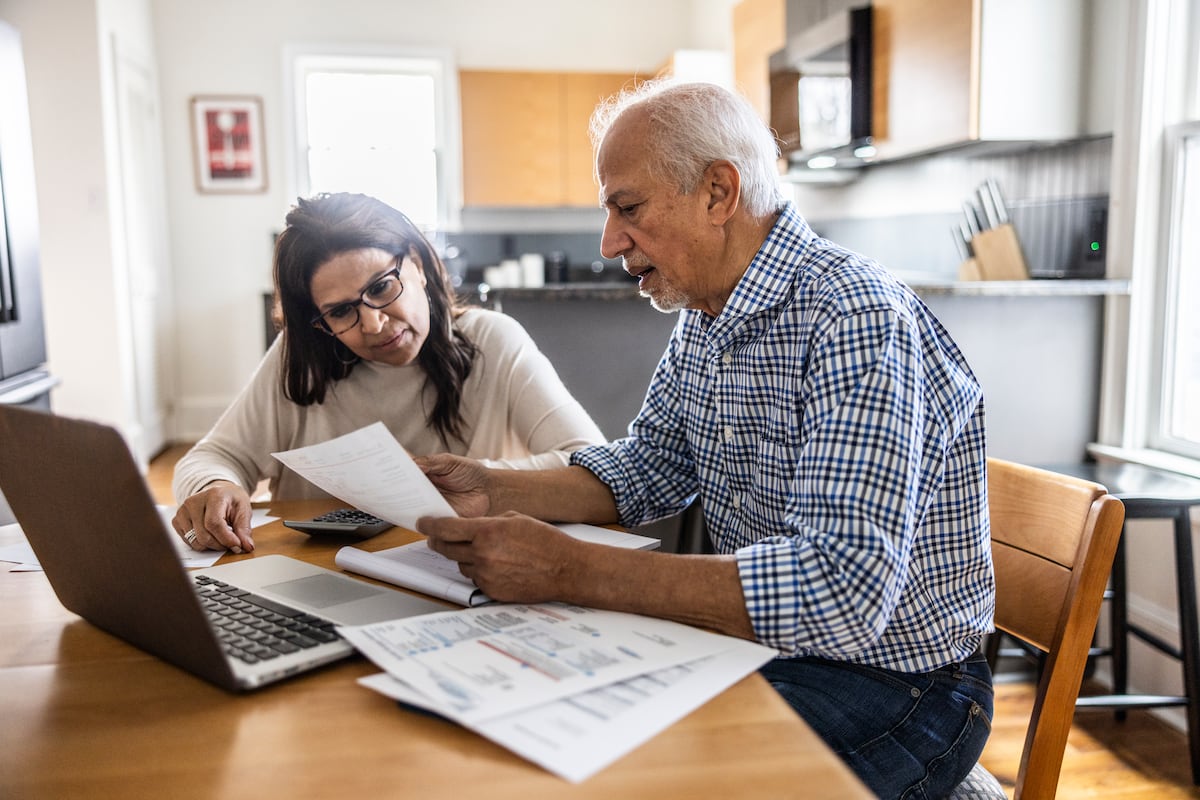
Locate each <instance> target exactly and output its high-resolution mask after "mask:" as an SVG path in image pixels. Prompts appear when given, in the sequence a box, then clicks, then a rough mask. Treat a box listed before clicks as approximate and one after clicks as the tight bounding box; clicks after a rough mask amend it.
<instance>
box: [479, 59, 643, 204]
mask: <svg viewBox="0 0 1200 800" xmlns="http://www.w3.org/2000/svg"><path fill="white" fill-rule="evenodd" d="M633 79H634V76H633V75H631V74H623V73H576V72H570V73H557V72H494V71H476V70H463V71H461V72H459V94H460V97H461V103H462V148H463V202H464V204H465V205H467V206H507V207H554V206H586V207H595V206H596V204H597V187H596V184H595V181H594V179H593V177H592V146H591V141H590V139H589V138H588V121H589V119H590V117H591V114H592V111H593V109H595V107H596V104H597V103H598V102H599V101H600V100H601V99H602V98H604V97H608V96H610V95H612V94H615V93H617V92H619V91H620V90H621V89H622V87H624V86H626V85H627V84H629V83H630V82H631V81H632V80H633Z"/></svg>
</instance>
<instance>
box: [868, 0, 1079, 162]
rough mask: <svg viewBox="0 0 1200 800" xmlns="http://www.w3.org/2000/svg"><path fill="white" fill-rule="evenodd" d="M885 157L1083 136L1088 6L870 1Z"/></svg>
mask: <svg viewBox="0 0 1200 800" xmlns="http://www.w3.org/2000/svg"><path fill="white" fill-rule="evenodd" d="M872 6H873V8H874V67H873V75H872V78H873V81H874V85H875V89H874V92H875V95H874V104H873V131H872V133H873V135H874V138H875V140H876V146H877V148H878V155H879V158H881V159H887V158H893V157H899V156H906V155H912V154H915V153H921V152H928V151H933V150H937V149H941V148H944V147H948V146H953V145H960V144H964V143H971V142H1031V141H1062V140H1068V139H1072V138H1076V137H1079V136H1081V135H1084V134H1085V133H1086V132H1087V131H1086V130H1085V109H1084V108H1083V106H1084V103H1083V102H1082V101H1081V98H1082V97H1084V96H1085V95H1086V87H1085V81H1084V74H1083V72H1084V64H1085V62H1086V60H1087V52H1086V42H1085V36H1086V34H1087V30H1088V24H1089V19H1090V17H1089V10H1088V8H1086V7H1085V3H1084V0H873V2H872Z"/></svg>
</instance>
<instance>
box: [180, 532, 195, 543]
mask: <svg viewBox="0 0 1200 800" xmlns="http://www.w3.org/2000/svg"><path fill="white" fill-rule="evenodd" d="M183 540H184V541H185V542H187V543H188V544H195V543H196V529H195V528H188V532H187V533H185V534H184V535H183Z"/></svg>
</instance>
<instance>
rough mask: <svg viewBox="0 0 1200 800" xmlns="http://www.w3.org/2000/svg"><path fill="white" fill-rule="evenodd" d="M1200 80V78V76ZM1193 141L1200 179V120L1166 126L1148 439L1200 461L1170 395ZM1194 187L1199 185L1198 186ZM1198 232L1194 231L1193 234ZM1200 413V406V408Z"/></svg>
mask: <svg viewBox="0 0 1200 800" xmlns="http://www.w3.org/2000/svg"><path fill="white" fill-rule="evenodd" d="M1196 82H1197V83H1200V80H1197V81H1196ZM1189 144H1191V146H1192V147H1193V148H1196V150H1195V152H1193V154H1192V162H1193V163H1192V164H1191V176H1192V179H1193V180H1200V156H1197V153H1200V120H1189V121H1187V122H1182V123H1178V124H1175V125H1171V126H1170V127H1168V128H1167V129H1166V133H1165V138H1164V162H1165V170H1164V177H1163V194H1164V199H1163V204H1162V206H1161V220H1162V233H1161V239H1160V241H1161V242H1162V243H1163V248H1162V250H1161V252H1160V257H1161V263H1162V265H1163V266H1162V273H1161V280H1159V281H1158V295H1157V297H1156V298H1155V300H1156V302H1155V307H1156V309H1157V312H1156V314H1155V318H1156V320H1157V323H1156V326H1155V327H1156V330H1155V332H1154V333H1155V339H1156V342H1157V346H1156V347H1155V348H1154V354H1155V356H1156V361H1157V363H1156V364H1155V369H1154V371H1155V374H1157V375H1158V377H1159V380H1157V381H1151V382H1150V384H1149V393H1148V398H1147V400H1148V402H1147V414H1148V419H1147V425H1146V431H1147V437H1146V438H1147V445H1148V446H1149V447H1150V448H1152V449H1154V450H1161V451H1164V452H1167V453H1172V454H1175V455H1179V456H1183V457H1186V458H1193V459H1197V460H1198V461H1200V441H1191V440H1189V439H1182V438H1180V437H1178V436H1175V435H1173V434H1172V433H1171V430H1170V429H1171V427H1172V425H1171V413H1172V410H1173V408H1172V406H1171V403H1170V400H1169V398H1170V397H1171V396H1172V394H1173V390H1174V388H1175V370H1174V366H1175V358H1174V356H1175V349H1176V347H1175V339H1174V337H1173V336H1171V335H1169V333H1170V332H1172V331H1174V330H1175V327H1176V324H1177V323H1178V320H1179V316H1178V315H1179V313H1180V310H1181V309H1180V304H1179V302H1178V296H1179V292H1178V287H1179V281H1180V271H1181V270H1182V269H1184V268H1185V265H1184V264H1183V263H1182V253H1181V249H1182V241H1181V240H1182V238H1183V235H1184V231H1183V226H1184V208H1183V205H1184V195H1185V185H1186V184H1185V178H1186V177H1187V175H1186V173H1185V172H1184V169H1185V167H1186V166H1187V155H1186V153H1187V147H1188V146H1189ZM1193 191H1194V190H1193ZM1193 235H1194V234H1193ZM1197 413H1200V410H1197Z"/></svg>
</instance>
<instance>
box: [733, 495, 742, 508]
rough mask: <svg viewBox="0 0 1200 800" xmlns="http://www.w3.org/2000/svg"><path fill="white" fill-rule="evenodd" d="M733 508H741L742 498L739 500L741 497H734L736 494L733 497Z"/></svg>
mask: <svg viewBox="0 0 1200 800" xmlns="http://www.w3.org/2000/svg"><path fill="white" fill-rule="evenodd" d="M733 507H734V508H741V507H742V498H741V497H739V496H738V495H736V494H735V495H734V496H733Z"/></svg>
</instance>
